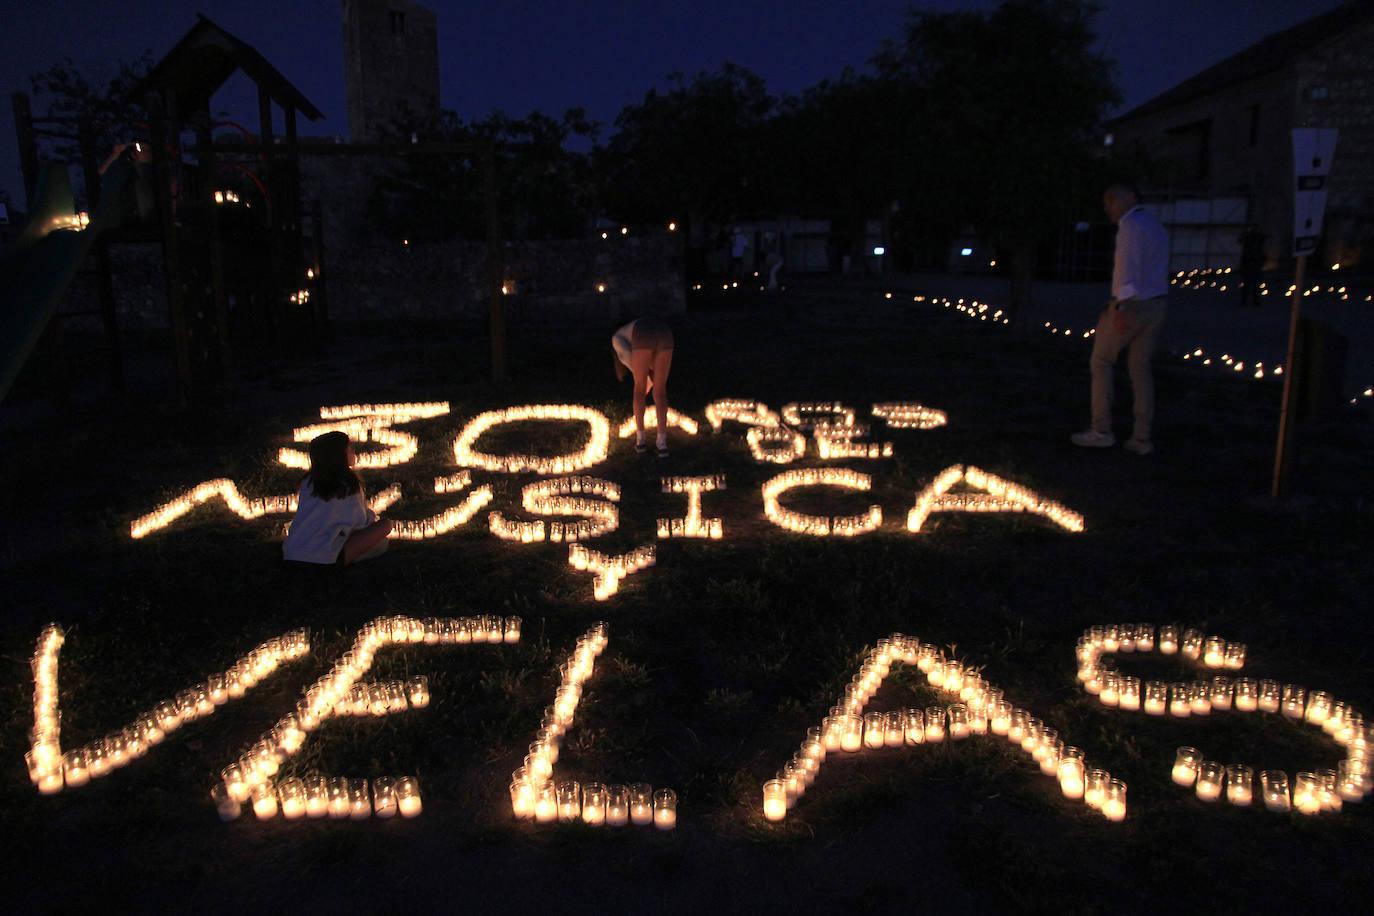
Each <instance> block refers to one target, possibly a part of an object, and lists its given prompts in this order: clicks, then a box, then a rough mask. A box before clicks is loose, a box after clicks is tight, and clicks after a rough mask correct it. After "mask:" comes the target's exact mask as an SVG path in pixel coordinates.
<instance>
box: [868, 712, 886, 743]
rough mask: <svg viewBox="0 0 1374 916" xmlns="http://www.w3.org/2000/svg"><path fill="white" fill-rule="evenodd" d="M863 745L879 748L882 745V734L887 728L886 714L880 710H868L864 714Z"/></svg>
mask: <svg viewBox="0 0 1374 916" xmlns="http://www.w3.org/2000/svg"><path fill="white" fill-rule="evenodd" d="M863 722H864V747H867V748H879V747H882V746H883V741H884V735H885V733H886V730H887V716H885V715H883V714H882V713H880V712H870V713H867V714H865V715H864V719H863Z"/></svg>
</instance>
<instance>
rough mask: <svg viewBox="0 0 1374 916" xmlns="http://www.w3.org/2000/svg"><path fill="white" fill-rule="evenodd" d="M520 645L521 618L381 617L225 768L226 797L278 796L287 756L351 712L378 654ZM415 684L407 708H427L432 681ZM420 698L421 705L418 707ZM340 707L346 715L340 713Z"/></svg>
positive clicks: (222, 774)
mask: <svg viewBox="0 0 1374 916" xmlns="http://www.w3.org/2000/svg"><path fill="white" fill-rule="evenodd" d="M519 641H520V618H519V617H506V618H503V617H496V616H482V617H465V618H439V617H426V618H416V617H403V616H396V617H378V618H377V619H375V620H373V621H371V622H370V623H368V624H366V625H365V626H364V627H363V628H362V629H361V630H359V631H358V633H357V635H356V636H355V637H354V639H353V645H352V648H351V649H350V650H349V651H348V652H345V653H344V654H343V655H342V656H340V657H339V659H338V660H337V661H336V662H335V663H334V665H333V666H332V667H331V668H330V670H329V671H328V672H326V673H325V674H324V675H323V676H321V677H320V678H319V679H318V680H316V681H315V683H314V684H312V685H311V686H310V687H309V688H307V689H306V691H305V695H304V696H303V697H302V699H301V700H300V701H299V702H297V704H296V709H295V711H294V712H292V713H291V714H289V715H287V716H285V717H283V718H282V719H281V720H279V721H278V722H277V723H276V725H275V726H273V727H272V728H271V729H270V730H269V731H268V732H267V733H266V734H264V735H263V736H262V737H260V738H259V739H258V741H257V742H256V743H254V744H253V745H252V746H251V747H250V748H248V750H247V751H245V752H244V753H243V754H242V755H240V756H239V758H238V759H237V760H235V761H234V762H232V763H230V764H229V765H228V766H226V767H225V768H224V770H223V772H222V773H221V774H220V776H221V780H222V782H223V783H224V789H223V791H224V793H225V794H226V795H227V796H228V797H229V798H231V799H233V800H235V801H237V802H238V803H240V804H242V803H243V802H246V801H249V800H250V799H255V798H256V797H264V798H265V797H266V796H268V795H275V784H274V782H273V780H274V778H275V777H276V775H277V772H278V770H279V769H280V768H281V765H282V763H283V762H285V760H286V759H287V758H288V757H291V756H293V755H294V754H296V753H297V752H298V751H300V749H301V748H302V747H303V746H304V745H305V742H306V740H307V738H308V737H309V735H310V733H311V732H313V731H315V730H316V729H317V728H319V726H320V725H321V724H322V723H324V722H325V721H327V720H328V719H329V718H331V717H333V716H338V715H341V714H350V715H351V714H352V712H351V710H352V709H353V706H352V699H351V698H352V697H353V690H354V688H355V687H356V686H358V683H359V682H360V681H361V680H362V678H363V676H364V675H365V674H367V672H368V671H369V670H371V668H372V662H373V659H374V657H375V656H376V653H377V652H378V651H379V650H381V649H384V648H386V647H387V646H391V645H406V644H413V645H425V646H438V645H462V644H476V643H493V644H502V643H507V644H508V643H517V642H519ZM411 686H414V687H415V688H416V692H415V693H414V694H413V695H412V694H410V693H409V692H407V696H406V700H407V703H408V705H410V706H417V705H418V706H427V705H428V704H429V685H428V682H427V681H426V682H424V683H423V684H421V683H415V684H413V685H412V684H410V683H408V685H407V691H409V689H410V687H411ZM370 687H371V685H369V699H370V697H371V693H370ZM417 699H419V700H420V702H418V703H417V702H416V700H417ZM341 709H342V710H347V712H341ZM392 711H399V710H392V709H390V707H389V706H388V708H386V709H384V710H383V711H382V713H381V714H382V715H386V714H389V713H390V712H392ZM255 793H256V796H255ZM417 798H418V795H417ZM417 810H418V809H417Z"/></svg>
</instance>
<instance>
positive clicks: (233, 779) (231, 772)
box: [69, 763, 248, 803]
mask: <svg viewBox="0 0 1374 916" xmlns="http://www.w3.org/2000/svg"><path fill="white" fill-rule="evenodd" d="M220 776H221V778H222V779H223V781H224V788H225V790H226V791H227V792H228V793H229V797H230V798H232V799H234V801H236V802H239V803H243V802H246V801H248V781H247V780H246V779H245V778H244V774H243V767H241V766H239V765H238V764H237V763H231V764H229V765H228V766H227V767H225V768H224V770H223V771H222V772H221V773H220ZM69 778H70V777H69Z"/></svg>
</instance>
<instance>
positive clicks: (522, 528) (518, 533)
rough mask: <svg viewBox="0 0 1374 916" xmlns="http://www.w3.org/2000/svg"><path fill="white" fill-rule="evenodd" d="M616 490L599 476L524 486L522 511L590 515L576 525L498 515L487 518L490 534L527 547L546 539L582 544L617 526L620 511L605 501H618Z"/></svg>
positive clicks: (540, 513)
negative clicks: (581, 542)
mask: <svg viewBox="0 0 1374 916" xmlns="http://www.w3.org/2000/svg"><path fill="white" fill-rule="evenodd" d="M619 499H620V487H619V485H618V484H615V483H612V482H611V481H609V480H602V479H601V478H599V477H562V478H558V479H555V480H540V481H536V482H534V483H530V484H526V485H525V486H524V488H523V489H522V490H521V491H520V504H521V507H522V508H523V509H524V510H525V511H526V512H531V513H535V514H539V515H581V516H590V517H589V518H584V519H581V520H579V521H576V522H548V523H547V524H546V523H545V522H544V521H543V520H542V519H538V520H535V521H524V520H521V519H510V518H506V516H505V515H504V514H502V513H500V512H492V513H491V514H490V515H488V516H487V521H488V526H489V527H490V529H491V533H492V534H494V535H496V536H497V537H498V538H501V539H502V540H506V541H520V542H521V543H525V544H531V543H536V542H541V541H543V540H544V539H545V537H546V536H547V538H548V540H550V541H553V542H554V543H560V542H563V541H585V540H587V539H588V538H594V537H598V536H599V535H602V534H607V533H609V532H612V531H615V530H616V529H617V528H619V527H620V510H619V509H617V508H616V507H615V506H614V505H613V504H612V503H610V502H605V500H613V501H618V500H619Z"/></svg>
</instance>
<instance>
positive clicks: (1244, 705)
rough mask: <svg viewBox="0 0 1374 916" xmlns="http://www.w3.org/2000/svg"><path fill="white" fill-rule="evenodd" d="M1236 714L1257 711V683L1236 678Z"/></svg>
mask: <svg viewBox="0 0 1374 916" xmlns="http://www.w3.org/2000/svg"><path fill="white" fill-rule="evenodd" d="M1234 686H1235V700H1234V705H1235V709H1236V712H1254V711H1255V710H1256V709H1259V681H1256V680H1254V679H1252V678H1248V677H1242V678H1237V679H1236V682H1235V685H1234Z"/></svg>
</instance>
